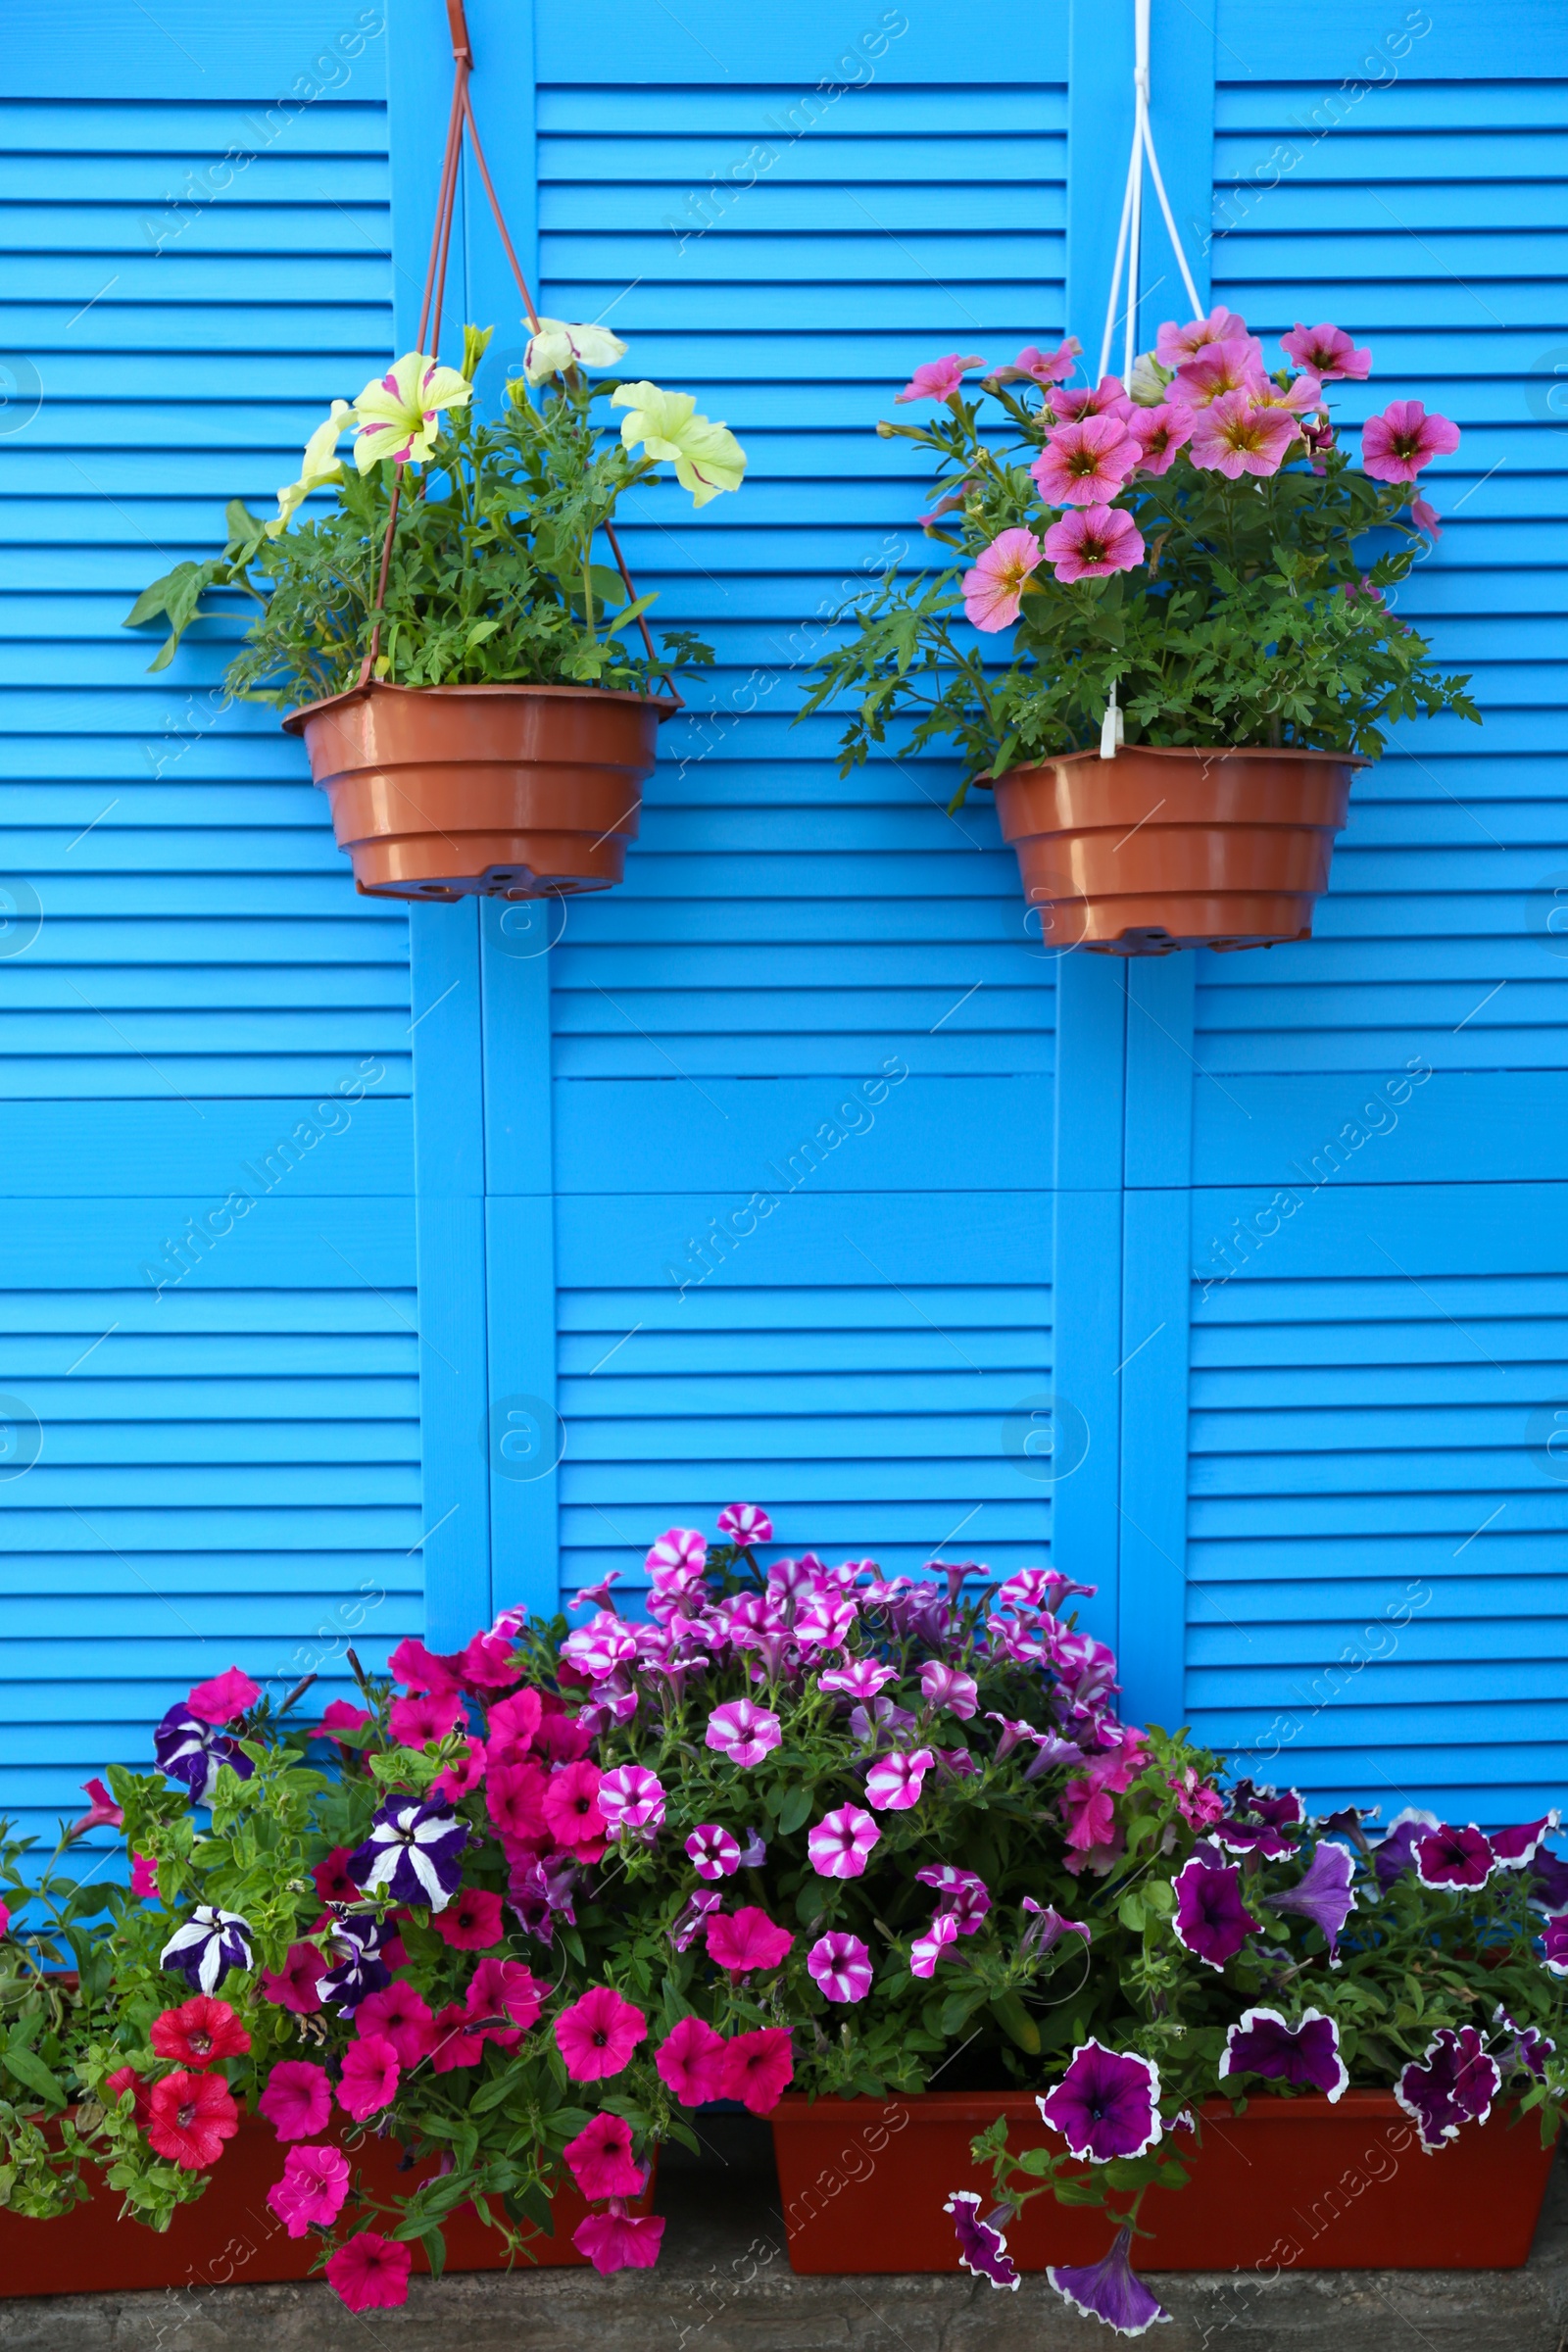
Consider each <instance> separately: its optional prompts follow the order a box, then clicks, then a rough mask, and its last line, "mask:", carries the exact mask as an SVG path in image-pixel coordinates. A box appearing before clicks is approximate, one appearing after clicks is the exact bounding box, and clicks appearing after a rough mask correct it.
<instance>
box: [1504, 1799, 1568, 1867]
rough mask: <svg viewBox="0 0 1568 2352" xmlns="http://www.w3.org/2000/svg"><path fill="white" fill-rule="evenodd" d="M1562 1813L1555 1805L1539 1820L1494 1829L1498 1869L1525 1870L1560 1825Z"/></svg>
mask: <svg viewBox="0 0 1568 2352" xmlns="http://www.w3.org/2000/svg"><path fill="white" fill-rule="evenodd" d="M1561 1820H1562V1815H1561V1814H1560V1813H1559V1812H1558V1811H1557V1808H1556V1807H1555V1805H1554V1806H1553V1807H1552V1809H1551V1811H1550V1812H1549V1813H1544V1814H1543V1815H1542V1817H1541V1819H1540V1820H1539V1821H1527V1822H1524V1823H1522V1824H1521V1825H1520V1826H1519V1827H1518V1828H1516V1829H1512V1830H1494V1831H1493V1833H1492V1840H1491V1842H1492V1859H1493V1861H1494V1862H1495V1865H1496V1867H1497V1868H1498V1870H1524V1869H1526V1868H1527V1867H1528V1866H1529V1864H1530V1863H1532V1862H1534V1860H1535V1858H1536V1856H1537V1854H1538V1853H1539V1852H1540V1850H1541V1847H1542V1845H1543V1844H1544V1841H1545V1840H1546V1838H1549V1837H1550V1836H1551V1834H1552V1832H1553V1831H1554V1830H1555V1829H1556V1828H1557V1827H1558V1826H1559V1824H1560V1823H1561Z"/></svg>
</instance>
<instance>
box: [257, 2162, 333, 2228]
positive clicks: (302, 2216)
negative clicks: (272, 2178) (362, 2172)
mask: <svg viewBox="0 0 1568 2352" xmlns="http://www.w3.org/2000/svg"><path fill="white" fill-rule="evenodd" d="M348 2193H349V2160H348V2158H347V2157H346V2156H345V2155H344V2153H343V2151H342V2149H341V2148H327V2147H321V2148H290V2150H289V2152H288V2159H287V2162H286V2163H285V2164H284V2166H283V2178H282V2180H278V2181H276V2182H274V2184H273V2185H272V2187H270V2189H269V2190H268V2192H267V2202H268V2204H269V2205H270V2207H271V2208H272V2211H273V2212H274V2213H275V2214H276V2216H277V2218H278V2220H279V2221H280V2222H281V2223H282V2224H283V2227H284V2228H285V2229H287V2231H288V2233H289V2235H290V2237H303V2236H304V2235H305V2233H306V2231H307V2230H308V2229H331V2227H332V2224H333V2223H334V2222H335V2221H336V2220H337V2217H338V2215H339V2214H340V2213H341V2212H342V2210H343V2201H344V2199H345V2198H346V2197H347V2195H348Z"/></svg>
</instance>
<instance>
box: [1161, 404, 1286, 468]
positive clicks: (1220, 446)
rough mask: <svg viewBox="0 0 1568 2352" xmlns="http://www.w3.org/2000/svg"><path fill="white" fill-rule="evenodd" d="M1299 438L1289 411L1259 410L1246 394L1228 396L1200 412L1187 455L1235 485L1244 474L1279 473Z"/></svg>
mask: <svg viewBox="0 0 1568 2352" xmlns="http://www.w3.org/2000/svg"><path fill="white" fill-rule="evenodd" d="M1298 438H1299V425H1298V423H1297V420H1296V418H1295V417H1294V416H1292V415H1291V413H1290V411H1289V410H1288V409H1264V408H1259V407H1258V404H1257V402H1256V401H1255V400H1253V399H1252V398H1251V397H1250V394H1248V393H1246V392H1227V393H1225V394H1223V395H1222V397H1221V398H1220V399H1218V400H1216V401H1215V402H1214V403H1213V405H1212V407H1210V408H1206V409H1203V410H1201V412H1200V415H1199V419H1198V429H1197V431H1196V432H1195V433H1194V435H1193V438H1192V443H1191V445H1190V447H1189V449H1188V452H1187V454H1188V456H1189V457H1190V458H1191V459H1192V461H1193V464H1194V465H1195V466H1201V467H1202V468H1203V469H1204V471H1205V472H1209V473H1223V474H1224V475H1225V476H1226V478H1227V480H1229V481H1233V482H1234V481H1236V480H1237V479H1238V478H1239V477H1240V476H1241V475H1242V474H1244V473H1255V474H1262V475H1267V474H1271V473H1278V471H1279V469H1280V467H1281V466H1283V465H1284V463H1285V459H1286V456H1287V453H1288V452H1289V450H1290V446H1291V443H1292V442H1293V441H1295V440H1297V439H1298Z"/></svg>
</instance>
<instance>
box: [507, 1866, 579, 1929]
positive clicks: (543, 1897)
mask: <svg viewBox="0 0 1568 2352" xmlns="http://www.w3.org/2000/svg"><path fill="white" fill-rule="evenodd" d="M576 1876H577V1865H576V1863H575V1862H573V1861H572V1859H571V1857H570V1856H569V1854H552V1855H551V1856H550V1857H549V1859H548V1860H547V1861H546V1860H535V1861H532V1862H530V1863H528V1864H527V1865H526V1866H525V1867H524V1868H523V1869H521V1870H516V1871H514V1873H513V1875H512V1878H511V1881H510V1883H509V1885H508V1887H507V1906H508V1908H509V1910H511V1911H512V1912H514V1913H515V1916H516V1919H517V1923H518V1925H519V1926H520V1927H521V1929H522V1931H523V1933H524V1935H527V1936H537V1937H538V1939H539V1941H540V1942H541V1943H545V1944H548V1943H550V1942H551V1941H552V1940H553V1939H554V1936H555V1932H556V1913H557V1912H558V1911H559V1912H560V1914H561V1916H562V1920H563V1922H564V1925H565V1926H566V1927H568V1928H571V1927H575V1926H576V1924H577V1914H576V1912H575V1911H574V1910H573V1908H572V1902H571V1889H572V1885H573V1883H574V1881H575V1879H576Z"/></svg>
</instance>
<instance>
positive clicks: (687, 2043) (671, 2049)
mask: <svg viewBox="0 0 1568 2352" xmlns="http://www.w3.org/2000/svg"><path fill="white" fill-rule="evenodd" d="M728 2047H729V2045H728V2043H727V2042H726V2041H725V2039H724V2036H723V2034H717V2033H715V2032H714V2030H713V2028H712V2027H711V2026H710V2025H705V2024H704V2022H703V2020H702V2019H701V2018H700V2017H683V2018H681V2019H680V2021H679V2023H678V2024H676V2025H674V2026H672V2027H671V2029H670V2031H669V2033H668V2034H666V2035H665V2036H664V2039H663V2040H662V2042H661V2043H660V2045H659V2048H658V2050H657V2051H656V2052H655V2053H654V2064H655V2065H656V2066H657V2067H658V2069H659V2073H660V2077H661V2080H662V2081H663V2082H667V2083H668V2085H669V2087H670V2089H671V2090H672V2091H673V2092H674V2093H675V2096H676V2098H677V2099H679V2101H680V2103H681V2105H682V2106H683V2107H703V2106H706V2105H707V2103H708V2101H709V2100H710V2099H720V2098H722V2097H723V2095H724V2064H725V2056H726V2052H727V2050H728Z"/></svg>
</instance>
